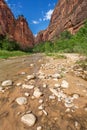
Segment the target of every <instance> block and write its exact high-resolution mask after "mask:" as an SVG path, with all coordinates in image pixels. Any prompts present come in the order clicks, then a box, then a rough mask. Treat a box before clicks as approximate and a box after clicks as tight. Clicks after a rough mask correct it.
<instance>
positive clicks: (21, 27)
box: [0, 0, 34, 49]
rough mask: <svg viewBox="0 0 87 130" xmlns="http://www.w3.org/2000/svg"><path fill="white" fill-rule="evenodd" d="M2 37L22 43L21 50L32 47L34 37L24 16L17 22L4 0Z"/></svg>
mask: <svg viewBox="0 0 87 130" xmlns="http://www.w3.org/2000/svg"><path fill="white" fill-rule="evenodd" d="M0 35H4V36H5V35H6V36H8V37H9V38H10V39H13V40H15V41H17V42H18V43H20V45H21V48H22V49H25V48H27V47H31V46H32V45H33V43H34V37H33V34H32V32H31V30H30V29H29V27H28V23H27V21H26V20H25V18H24V17H23V16H19V18H18V19H17V20H16V19H15V17H14V15H13V13H12V12H11V10H10V9H9V7H8V6H7V4H6V3H5V1H4V0H0Z"/></svg>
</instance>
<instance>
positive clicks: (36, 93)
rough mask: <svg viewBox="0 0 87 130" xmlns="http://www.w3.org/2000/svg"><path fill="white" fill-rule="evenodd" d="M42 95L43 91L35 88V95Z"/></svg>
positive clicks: (37, 96)
mask: <svg viewBox="0 0 87 130" xmlns="http://www.w3.org/2000/svg"><path fill="white" fill-rule="evenodd" d="M41 95H42V92H40V90H39V88H35V90H34V93H33V96H34V97H36V98H39V97H40V96H41Z"/></svg>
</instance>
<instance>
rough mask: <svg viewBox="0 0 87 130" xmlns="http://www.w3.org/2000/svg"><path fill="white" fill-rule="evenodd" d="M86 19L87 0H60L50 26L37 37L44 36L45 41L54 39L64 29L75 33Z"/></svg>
mask: <svg viewBox="0 0 87 130" xmlns="http://www.w3.org/2000/svg"><path fill="white" fill-rule="evenodd" d="M85 19H87V0H59V2H58V4H57V5H56V7H55V9H54V12H53V14H52V17H51V21H50V24H49V26H48V28H47V29H46V30H45V31H44V32H43V33H41V35H38V36H37V37H38V39H40V38H39V37H40V36H42V37H41V39H42V40H43V41H46V40H52V39H53V38H54V37H56V36H57V37H58V36H59V35H60V33H61V32H63V31H64V30H68V31H70V32H71V33H72V34H75V33H76V32H77V31H78V30H79V29H80V28H81V27H82V26H83V24H84V20H85ZM39 34H40V33H39ZM36 39H37V38H36ZM36 41H37V40H36Z"/></svg>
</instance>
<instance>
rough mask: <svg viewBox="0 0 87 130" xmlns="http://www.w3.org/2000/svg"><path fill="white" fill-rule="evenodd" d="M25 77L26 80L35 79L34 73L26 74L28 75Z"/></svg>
mask: <svg viewBox="0 0 87 130" xmlns="http://www.w3.org/2000/svg"><path fill="white" fill-rule="evenodd" d="M27 79H28V80H31V79H35V75H28V76H27Z"/></svg>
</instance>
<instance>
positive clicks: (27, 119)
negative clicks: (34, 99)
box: [21, 113, 36, 127]
mask: <svg viewBox="0 0 87 130" xmlns="http://www.w3.org/2000/svg"><path fill="white" fill-rule="evenodd" d="M21 121H22V122H23V123H24V124H26V125H27V126H30V127H31V126H34V124H35V122H36V117H35V115H34V114H32V113H30V114H26V115H24V116H22V117H21Z"/></svg>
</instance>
